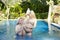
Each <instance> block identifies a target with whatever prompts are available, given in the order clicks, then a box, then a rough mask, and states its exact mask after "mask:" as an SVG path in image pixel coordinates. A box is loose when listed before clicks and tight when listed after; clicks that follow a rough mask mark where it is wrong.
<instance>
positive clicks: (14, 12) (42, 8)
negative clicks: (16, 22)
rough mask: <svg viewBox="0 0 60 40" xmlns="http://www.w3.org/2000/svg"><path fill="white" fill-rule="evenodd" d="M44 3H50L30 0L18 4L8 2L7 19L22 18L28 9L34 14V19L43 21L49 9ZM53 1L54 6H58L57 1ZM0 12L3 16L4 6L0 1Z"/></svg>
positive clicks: (41, 0)
mask: <svg viewBox="0 0 60 40" xmlns="http://www.w3.org/2000/svg"><path fill="white" fill-rule="evenodd" d="M46 1H50V0H30V1H29V0H27V1H22V2H20V4H19V3H18V2H16V3H13V1H12V0H8V1H7V3H8V5H10V6H9V7H10V12H9V13H10V15H9V19H14V18H18V17H20V16H24V15H25V14H24V13H26V10H27V9H28V8H30V9H31V10H33V11H34V12H35V14H36V17H37V18H38V19H40V18H41V19H45V18H47V16H48V8H49V6H48V5H47V3H46ZM53 1H54V4H58V2H57V0H53ZM13 4H14V5H13ZM11 6H13V7H11ZM0 10H1V11H3V12H4V14H5V11H6V5H5V4H4V3H3V2H1V1H0ZM5 16H7V14H5Z"/></svg>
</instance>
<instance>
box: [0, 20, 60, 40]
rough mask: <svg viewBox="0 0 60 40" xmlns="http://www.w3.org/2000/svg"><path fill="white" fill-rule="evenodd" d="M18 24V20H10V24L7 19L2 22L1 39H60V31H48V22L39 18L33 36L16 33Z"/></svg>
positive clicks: (0, 26)
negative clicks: (22, 35)
mask: <svg viewBox="0 0 60 40" xmlns="http://www.w3.org/2000/svg"><path fill="white" fill-rule="evenodd" d="M16 24H17V20H9V26H7V21H4V22H0V40H60V33H59V32H52V33H51V34H49V33H48V32H49V30H48V23H47V22H45V21H42V20H38V21H37V24H36V28H34V29H33V31H32V37H29V36H27V35H26V36H24V37H23V38H22V37H21V36H19V35H16V34H15V26H16ZM7 28H8V30H7Z"/></svg>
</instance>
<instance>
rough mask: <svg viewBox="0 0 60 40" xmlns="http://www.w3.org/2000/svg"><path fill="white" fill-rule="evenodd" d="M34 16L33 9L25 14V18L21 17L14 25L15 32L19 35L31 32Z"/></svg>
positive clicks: (34, 20) (34, 21)
mask: <svg viewBox="0 0 60 40" xmlns="http://www.w3.org/2000/svg"><path fill="white" fill-rule="evenodd" d="M35 23H36V17H35V14H34V12H33V11H31V12H29V13H27V14H26V16H25V18H24V17H23V18H22V17H21V18H20V19H19V21H18V25H17V26H16V33H17V34H19V35H26V34H27V35H29V36H31V34H32V29H33V28H34V27H35V25H36V24H35Z"/></svg>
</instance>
